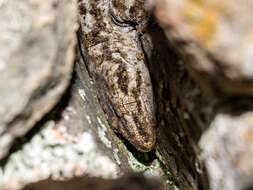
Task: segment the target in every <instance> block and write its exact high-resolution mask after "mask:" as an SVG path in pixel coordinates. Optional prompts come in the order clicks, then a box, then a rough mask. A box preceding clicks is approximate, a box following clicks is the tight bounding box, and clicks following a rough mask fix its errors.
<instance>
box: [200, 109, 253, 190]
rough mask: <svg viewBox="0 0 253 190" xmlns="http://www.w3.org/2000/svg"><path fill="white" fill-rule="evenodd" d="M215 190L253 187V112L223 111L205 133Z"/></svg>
mask: <svg viewBox="0 0 253 190" xmlns="http://www.w3.org/2000/svg"><path fill="white" fill-rule="evenodd" d="M200 146H201V148H202V159H203V161H204V162H205V163H206V166H207V171H208V176H209V181H210V187H211V189H212V190H216V189H219V190H225V189H230V190H239V189H252V187H253V183H252V178H253V161H252V158H253V113H252V111H251V112H246V113H243V114H240V115H237V116H233V115H229V114H225V113H223V114H222V113H220V114H218V115H216V117H215V119H214V120H213V121H212V124H211V127H210V128H209V129H208V130H207V131H206V132H205V134H204V135H203V136H202V137H201V140H200Z"/></svg>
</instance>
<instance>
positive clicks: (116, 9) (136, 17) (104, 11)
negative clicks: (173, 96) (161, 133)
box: [79, 0, 156, 152]
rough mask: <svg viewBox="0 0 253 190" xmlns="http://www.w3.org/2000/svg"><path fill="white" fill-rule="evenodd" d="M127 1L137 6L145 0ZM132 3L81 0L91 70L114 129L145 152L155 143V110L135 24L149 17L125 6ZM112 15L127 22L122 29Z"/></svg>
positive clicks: (140, 9)
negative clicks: (137, 3)
mask: <svg viewBox="0 0 253 190" xmlns="http://www.w3.org/2000/svg"><path fill="white" fill-rule="evenodd" d="M129 2H131V3H130V4H132V5H133V6H135V4H136V2H139V3H140V2H141V1H135V0H129ZM129 2H128V3H125V2H124V1H122V0H119V1H118V0H117V1H116V0H112V1H111V2H110V1H109V0H97V1H85V0H81V1H79V10H80V21H81V30H82V34H83V38H84V40H83V42H82V45H83V46H84V47H85V48H86V49H87V51H88V54H89V56H90V61H89V62H90V63H89V65H88V69H89V72H90V73H91V75H92V77H93V79H94V81H95V82H96V84H97V85H98V90H99V92H98V96H99V99H100V103H101V104H102V107H103V109H104V111H105V112H106V114H107V116H108V119H109V121H110V123H111V125H112V126H113V128H114V130H115V131H117V132H119V133H120V134H121V135H122V136H124V137H125V138H126V139H127V140H128V141H129V142H130V143H131V144H132V145H133V146H134V147H136V149H138V150H139V151H142V152H147V151H150V150H151V149H152V148H153V146H154V144H155V141H156V133H155V108H154V100H153V91H152V85H151V80H150V76H149V71H148V69H147V66H146V65H145V57H144V54H143V51H142V48H141V44H140V42H139V36H138V32H137V31H136V28H135V26H133V24H132V23H135V24H139V22H140V21H141V20H145V16H144V13H145V12H144V11H143V10H144V7H142V8H136V9H135V7H133V6H130V7H126V6H125V7H124V5H127V4H129ZM119 3H121V5H120V4H119ZM116 5H117V6H116ZM122 6H123V7H122ZM139 6H143V2H142V5H140V4H139ZM131 7H132V8H131ZM136 11H137V12H136ZM138 11H140V12H138ZM112 14H113V16H112ZM145 14H146V13H145ZM112 17H114V18H112ZM113 19H116V20H117V21H116V22H122V23H127V22H126V21H129V24H126V25H124V27H122V26H120V25H117V24H116V23H115V20H113ZM108 104H109V106H108Z"/></svg>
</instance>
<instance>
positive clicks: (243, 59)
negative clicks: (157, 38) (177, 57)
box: [149, 0, 253, 96]
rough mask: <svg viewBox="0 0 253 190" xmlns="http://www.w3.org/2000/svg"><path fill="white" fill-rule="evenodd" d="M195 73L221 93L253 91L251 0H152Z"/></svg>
mask: <svg viewBox="0 0 253 190" xmlns="http://www.w3.org/2000/svg"><path fill="white" fill-rule="evenodd" d="M149 2H150V4H151V5H152V6H153V10H154V14H155V15H156V17H157V18H158V19H159V22H160V24H161V25H162V26H163V28H164V31H165V32H166V35H167V38H168V39H169V41H170V43H173V44H174V46H175V48H177V49H178V51H179V52H181V53H182V55H181V56H182V57H185V61H184V62H185V64H186V66H187V67H188V68H190V71H191V74H192V76H194V77H195V79H197V82H198V83H199V84H201V85H202V87H203V88H205V89H206V91H207V90H208V91H209V93H211V94H212V95H215V96H221V95H225V96H233V95H236V96H241V95H247V96H252V95H253V67H252V56H253V51H252V48H253V46H252V23H253V19H252V14H251V13H252V8H253V3H252V1H251V0H243V1H240V5H238V1H236V0H224V1H222V2H221V1H218V0H208V1H202V0H201V1H195V0H150V1H149Z"/></svg>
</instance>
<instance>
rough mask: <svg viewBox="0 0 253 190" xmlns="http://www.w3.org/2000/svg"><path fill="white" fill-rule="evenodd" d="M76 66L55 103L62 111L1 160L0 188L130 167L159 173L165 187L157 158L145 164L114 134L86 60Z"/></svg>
mask: <svg viewBox="0 0 253 190" xmlns="http://www.w3.org/2000/svg"><path fill="white" fill-rule="evenodd" d="M76 70H77V73H76V75H75V79H74V80H73V84H72V85H71V89H70V92H69V93H67V94H66V95H65V96H64V102H63V104H62V105H59V107H58V108H57V109H60V110H62V112H60V114H59V116H54V114H53V113H51V114H50V115H51V116H52V117H51V119H48V120H46V121H45V122H44V123H43V124H41V126H40V127H39V128H38V129H37V131H36V132H35V133H34V135H31V136H32V137H31V138H30V139H29V140H28V142H27V143H25V144H23V145H22V146H21V148H19V149H18V150H16V151H14V152H13V153H12V154H10V155H9V157H8V159H7V160H6V162H5V163H4V164H1V163H0V189H5V190H14V189H18V188H21V187H22V186H24V185H26V184H29V183H32V182H36V181H39V180H43V179H47V178H49V177H50V176H51V177H52V178H53V179H72V178H74V177H75V176H89V177H102V178H105V179H115V178H118V177H120V176H121V175H122V174H124V173H128V172H129V171H132V172H133V171H134V172H143V173H144V175H145V176H146V177H150V176H151V177H159V178H162V180H163V184H164V186H166V184H168V185H167V186H169V184H170V181H169V180H168V179H167V178H166V177H165V176H166V175H165V174H164V172H163V171H162V167H161V165H160V162H159V160H158V159H155V160H153V161H152V162H151V163H150V164H149V165H145V164H143V163H141V162H140V161H138V160H137V159H136V158H135V156H134V155H133V153H132V152H130V151H129V150H128V149H127V148H126V146H125V145H124V144H123V143H122V141H121V140H120V139H119V138H118V137H117V136H116V135H115V133H114V132H113V130H112V129H111V127H110V125H109V124H108V122H107V120H106V117H105V114H104V113H103V111H102V109H101V107H100V105H99V103H98V100H97V98H96V96H95V95H94V92H95V88H94V84H93V83H92V81H91V80H90V78H89V75H88V73H87V70H86V68H85V65H84V64H83V63H77V64H76ZM55 111H56V110H55ZM56 112H57V113H59V110H58V111H56ZM56 115H58V114H56ZM37 127H38V126H37Z"/></svg>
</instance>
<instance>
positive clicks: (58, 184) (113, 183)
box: [23, 174, 162, 190]
mask: <svg viewBox="0 0 253 190" xmlns="http://www.w3.org/2000/svg"><path fill="white" fill-rule="evenodd" d="M91 187H92V189H93V190H115V189H122V190H132V189H134V190H162V185H161V184H160V183H158V181H156V180H152V179H148V180H147V179H145V178H144V177H143V176H141V175H135V174H131V175H128V176H124V177H122V178H119V179H117V180H108V179H107V180H105V179H101V178H89V177H76V178H73V179H71V180H67V181H56V180H55V181H54V180H52V179H47V180H43V181H40V182H37V183H34V184H30V185H28V186H26V187H25V188H23V190H31V189H33V190H45V189H47V190H61V189H66V190H71V189H75V190H89V189H91Z"/></svg>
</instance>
